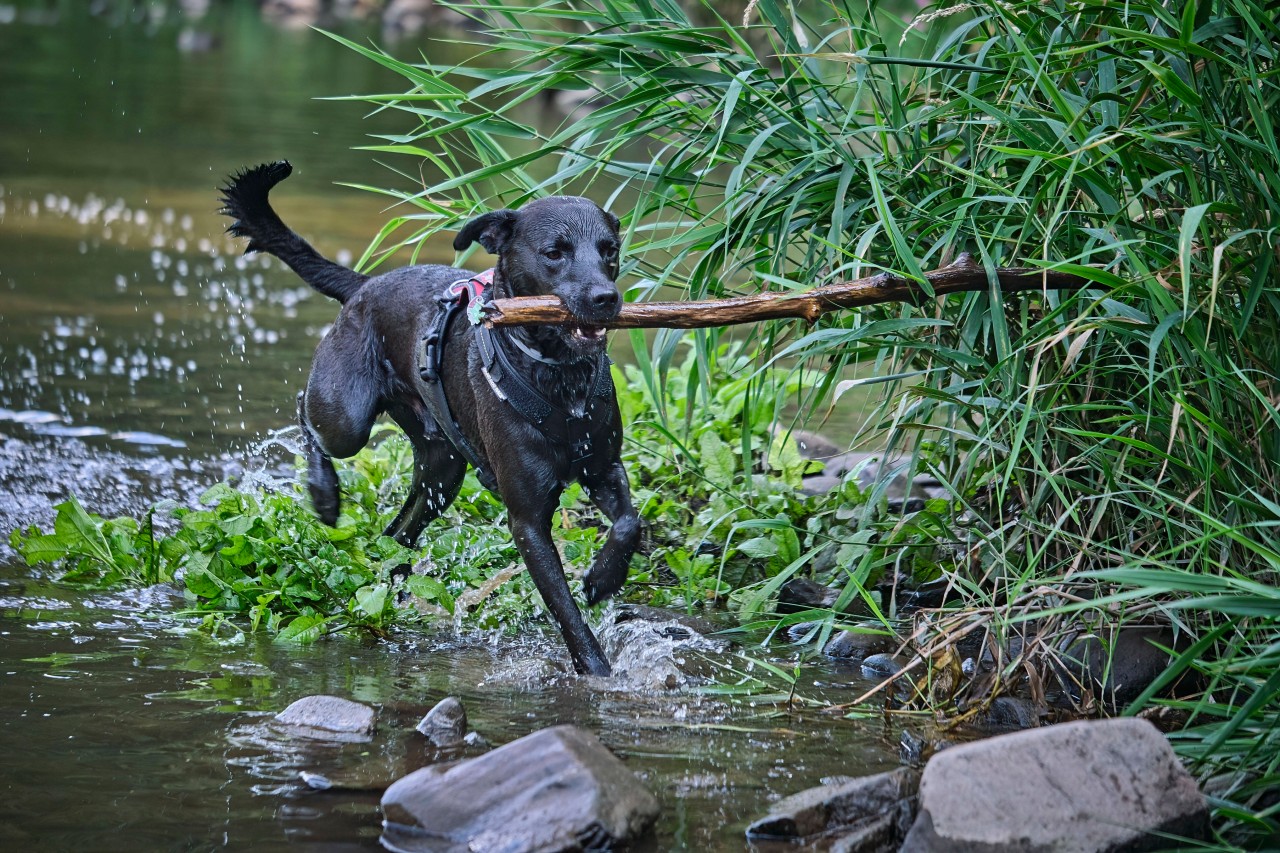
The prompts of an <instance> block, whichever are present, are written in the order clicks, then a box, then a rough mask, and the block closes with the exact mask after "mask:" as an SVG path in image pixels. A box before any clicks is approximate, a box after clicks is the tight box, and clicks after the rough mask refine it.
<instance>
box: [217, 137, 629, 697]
mask: <svg viewBox="0 0 1280 853" xmlns="http://www.w3.org/2000/svg"><path fill="white" fill-rule="evenodd" d="M291 172H292V167H291V166H290V165H289V164H288V163H285V162H280V163H272V164H267V165H262V166H257V167H255V168H252V169H248V170H245V171H243V172H241V173H239V174H237V175H235V176H234V177H233V178H231V180H230V181H229V182H228V184H227V186H225V187H223V199H222V201H223V203H224V204H225V205H226V207H225V208H224V210H223V213H224V214H226V215H227V216H230V217H231V218H232V220H233V223H232V224H231V226H229V228H228V230H229V231H230V232H231V233H232V234H234V235H236V236H240V237H248V238H249V245H248V248H247V249H246V252H249V251H261V252H269V253H271V254H273V255H275V256H276V257H277V258H280V259H281V260H283V261H284V262H285V263H286V264H288V265H289V266H290V267H291V268H292V269H293V271H294V272H296V273H297V274H298V275H299V276H301V277H302V279H303V280H304V281H306V282H307V283H308V284H310V285H311V286H312V287H314V288H315V289H316V290H318V291H320V292H321V293H323V294H325V295H326V296H330V297H332V298H334V299H336V300H338V301H339V302H341V303H342V309H341V311H340V312H339V313H338V318H337V320H336V321H335V322H334V324H333V328H332V329H331V330H330V332H329V333H328V335H326V336H325V338H324V340H322V341H321V342H320V344H319V346H318V347H317V348H316V354H315V359H314V360H313V361H312V363H311V376H310V378H309V379H308V380H307V390H306V391H305V392H304V393H302V394H300V395H299V399H298V412H299V419H300V421H301V424H302V434H303V441H304V444H305V449H306V456H307V468H308V471H307V484H308V488H309V490H310V492H311V497H312V502H313V504H314V506H315V509H316V512H317V513H318V514H319V515H320V517H321V519H323V520H324V521H325V522H326V523H328V524H334V523H335V522H336V521H337V517H338V500H339V498H338V478H337V474H336V473H335V471H334V468H333V462H332V459H331V457H335V456H336V457H347V456H352V455H354V454H355V453H357V452H358V451H359V450H360V449H361V448H362V447H364V445H365V444H366V443H367V442H368V440H369V430H370V428H371V427H372V426H373V421H374V419H375V418H376V417H377V416H378V415H379V414H381V413H382V412H386V413H387V414H389V415H390V416H391V418H392V419H393V420H394V421H395V422H396V423H397V424H399V425H400V427H401V429H403V430H404V432H405V435H407V436H408V437H409V440H410V441H411V442H412V444H413V452H414V474H413V483H412V486H411V488H410V491H409V497H408V499H407V500H406V501H405V505H404V507H403V508H402V509H401V510H400V513H399V514H398V515H397V516H396V518H395V520H394V521H393V522H392V523H391V525H390V527H388V528H387V535H389V536H394V537H395V538H396V539H397V540H399V541H400V542H401V543H403V544H405V545H413V544H414V543H415V542H416V540H417V538H418V536H419V534H420V533H421V532H422V530H423V528H424V527H426V526H427V524H428V523H430V522H431V520H432V519H434V518H436V516H438V515H439V514H440V513H441V512H442V511H443V510H444V509H445V507H447V506H448V505H449V504H450V503H451V502H452V501H453V500H454V498H456V497H457V495H458V489H459V487H460V485H461V483H462V478H463V475H464V474H465V473H466V470H467V458H466V457H467V456H470V457H471V461H472V462H473V463H474V464H475V465H476V467H477V469H478V473H479V474H480V475H481V480H482V482H486V485H488V486H489V487H490V488H491V489H493V491H495V492H496V493H497V494H498V495H499V496H500V497H501V498H502V500H503V501H504V502H505V503H506V505H507V509H508V513H509V516H510V525H511V532H512V534H513V535H514V537H515V543H516V547H517V548H519V550H520V554H521V555H522V556H523V557H524V560H525V564H526V565H527V566H528V567H529V571H530V573H531V574H532V576H533V580H534V583H535V584H537V587H538V591H539V592H540V593H542V598H543V600H544V601H545V602H546V604H547V608H548V609H549V610H550V611H551V614H552V616H554V617H555V620H556V622H557V623H558V624H559V627H560V632H561V633H562V634H563V635H564V639H565V642H566V643H567V644H568V647H569V652H570V654H571V655H572V656H573V662H574V666H575V667H576V668H577V669H578V671H579V672H587V673H592V674H597V675H607V674H608V673H609V662H608V660H607V659H606V658H605V656H604V652H603V651H602V650H601V648H600V644H599V642H598V641H597V640H596V638H595V636H594V635H593V634H592V633H591V629H590V628H588V627H587V625H586V623H585V622H584V621H583V618H582V614H581V613H580V612H579V611H578V608H577V606H576V605H575V604H574V601H573V597H572V595H571V594H570V592H569V585H568V583H567V582H566V580H565V577H564V570H563V566H562V564H561V562H560V556H559V554H558V553H557V551H556V548H555V545H554V544H553V542H552V540H551V518H552V513H553V512H554V511H555V510H556V508H557V506H558V505H559V498H560V494H561V492H562V491H563V490H564V488H565V486H566V485H568V484H569V483H570V482H573V481H577V482H580V483H582V485H583V487H584V488H585V489H586V491H587V494H588V495H589V496H590V497H591V500H592V501H593V502H594V503H595V505H596V506H597V507H599V508H600V509H601V511H603V512H604V514H605V515H606V516H608V517H609V520H610V521H611V522H612V527H611V528H610V530H609V536H608V540H607V541H606V542H605V544H604V547H603V548H602V550H601V551H600V553H599V554H598V555H597V557H596V561H595V563H594V565H593V566H592V568H591V571H590V572H588V574H587V576H586V580H585V587H586V592H587V601H588V602H589V603H593V604H594V603H596V602H598V601H601V600H603V599H605V598H608V597H609V596H611V595H613V594H614V593H616V592H617V591H618V590H619V589H621V587H622V585H623V583H624V582H625V581H626V577H627V568H628V563H629V562H630V559H631V555H632V554H633V553H634V552H635V550H636V547H637V545H638V542H639V538H640V520H639V517H638V515H637V514H636V511H635V510H634V509H633V508H632V506H631V495H630V489H629V486H628V484H627V475H626V472H625V471H624V470H623V468H622V464H621V462H620V460H619V452H620V449H621V440H622V425H621V418H620V416H619V414H618V403H617V398H616V396H615V394H614V391H613V386H612V384H611V383H610V382H609V380H608V362H607V360H606V359H605V355H604V347H605V330H604V328H603V324H605V323H607V322H609V321H610V320H612V319H613V318H614V317H616V316H617V315H618V311H619V310H620V308H621V302H622V300H621V296H620V295H619V293H618V290H617V286H616V285H615V284H614V280H615V279H616V277H617V270H618V248H619V240H618V220H617V219H616V218H615V217H614V216H612V215H611V214H609V213H606V212H605V211H603V210H601V209H600V208H599V207H598V206H596V205H595V204H594V203H592V202H590V201H588V200H586V199H582V198H570V197H553V198H545V199H539V200H537V201H534V202H530V203H529V204H527V205H525V206H524V207H523V208H521V209H520V210H519V211H513V210H498V211H494V212H492V213H486V214H484V215H482V216H479V217H477V218H476V219H473V220H471V221H470V222H468V223H467V224H466V225H465V226H464V227H463V229H462V231H461V232H459V234H458V236H457V238H456V239H455V240H454V244H453V245H454V248H455V249H457V250H459V251H461V250H463V249H466V248H467V247H468V246H470V245H471V244H472V243H474V242H479V243H480V245H481V246H483V247H484V248H485V249H486V250H488V251H489V252H490V253H492V254H495V255H497V256H498V262H497V265H496V267H495V269H494V272H493V281H492V295H493V296H494V297H508V296H533V295H544V296H545V295H555V296H558V297H560V299H561V301H562V302H563V303H564V305H565V307H566V308H567V309H568V310H569V312H570V313H571V314H572V315H573V316H574V317H575V318H577V324H576V325H565V326H535V327H521V328H519V329H513V330H498V329H494V330H491V331H486V330H483V329H482V328H481V327H480V326H478V325H474V324H472V323H468V322H466V321H465V320H463V319H462V318H461V316H459V317H457V318H455V319H454V320H453V321H452V322H449V323H448V324H447V325H442V323H441V322H440V312H441V311H443V310H445V307H446V303H443V302H442V301H441V299H440V298H441V296H442V294H445V293H446V292H447V291H448V290H449V288H450V287H451V286H453V285H458V284H459V283H460V282H465V281H467V280H468V279H471V278H472V276H473V274H472V273H469V272H466V271H464V270H460V269H455V268H453V267H446V266H413V267H405V268H403V269H398V270H394V271H392V272H388V273H385V274H383V275H379V276H376V277H373V278H370V277H369V276H366V275H363V274H361V273H357V272H355V271H354V270H350V269H348V268H346V267H344V266H341V265H339V264H336V263H334V262H332V261H329V260H327V259H325V258H324V257H322V256H321V255H320V254H319V253H318V252H317V251H316V250H315V249H313V248H312V247H311V246H310V245H308V244H307V242H306V241H304V240H303V239H302V238H301V237H299V236H298V235H297V234H295V233H294V232H293V231H292V230H290V229H289V228H288V227H287V226H286V225H285V224H284V223H283V222H282V221H281V220H280V217H279V216H277V215H276V213H275V211H274V210H272V209H271V205H270V203H269V202H268V200H267V195H268V193H269V192H270V190H271V188H272V187H274V186H275V185H276V184H277V183H279V182H280V181H282V180H284V179H285V178H287V177H288V176H289V174H290V173H291ZM432 333H434V334H435V335H436V336H437V337H438V338H439V339H440V344H439V346H440V356H439V358H438V361H439V365H438V376H439V379H438V385H437V384H435V383H433V382H432V381H429V380H430V379H432V378H434V376H435V374H434V372H431V371H429V372H428V378H427V379H424V374H423V372H422V368H423V367H424V365H423V363H422V362H423V358H424V357H423V350H424V348H423V347H422V341H423V340H424V338H427V337H429V336H430V335H431V334H432ZM602 371H603V373H602ZM437 389H442V391H443V395H442V396H441V395H440V394H439V392H438V390H437ZM442 409H443V411H444V412H445V413H446V414H445V415H444V416H440V414H439V413H440V412H441V410H442ZM449 413H451V414H449ZM442 420H443V421H446V423H445V424H444V425H443V426H442V424H441V423H440V421H442ZM455 423H456V430H454V429H453V427H454V425H455ZM451 433H452V434H453V438H454V440H452V441H451V439H450V434H451Z"/></svg>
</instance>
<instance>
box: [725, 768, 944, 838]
mask: <svg viewBox="0 0 1280 853" xmlns="http://www.w3.org/2000/svg"><path fill="white" fill-rule="evenodd" d="M919 783H920V774H919V772H917V771H915V770H912V769H911V768H909V767H899V768H898V769H897V770H891V771H889V772H888V773H880V774H877V775H875V776H864V777H862V778H860V779H853V780H850V781H847V782H841V783H838V784H835V785H824V786H821V787H818V788H810V789H808V790H807V791H801V792H800V793H798V794H793V795H792V796H790V797H787V798H786V799H783V800H779V801H778V802H777V803H775V804H774V805H773V807H772V808H771V809H770V810H769V814H768V816H766V817H763V818H761V819H760V820H757V821H756V822H755V823H753V824H751V825H750V826H749V827H747V838H748V839H749V840H751V841H753V842H761V841H789V842H800V843H803V844H807V845H814V844H817V845H820V846H822V847H824V848H826V849H830V850H837V849H838V850H844V851H849V853H854V851H862V853H869V851H879V850H894V849H896V847H897V845H898V844H899V843H900V842H901V841H902V839H903V838H904V837H905V836H906V833H907V830H908V829H909V828H910V826H911V822H912V821H913V820H914V819H915V802H916V788H917V786H918V785H919Z"/></svg>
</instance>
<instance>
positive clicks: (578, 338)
mask: <svg viewBox="0 0 1280 853" xmlns="http://www.w3.org/2000/svg"><path fill="white" fill-rule="evenodd" d="M607 331H608V329H606V328H605V327H604V326H586V325H582V326H571V327H570V328H569V337H570V339H572V340H573V342H574V343H576V344H598V343H604V336H605V333H606V332H607Z"/></svg>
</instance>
